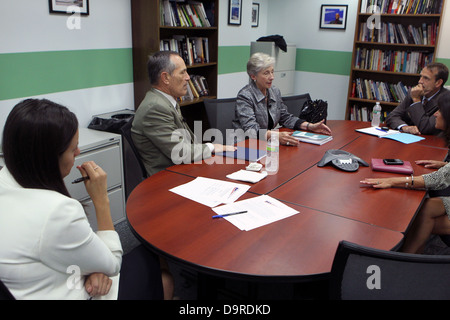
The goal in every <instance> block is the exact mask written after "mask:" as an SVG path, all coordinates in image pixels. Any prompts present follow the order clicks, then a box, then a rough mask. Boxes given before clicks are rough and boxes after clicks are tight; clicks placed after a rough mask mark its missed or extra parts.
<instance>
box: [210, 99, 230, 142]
mask: <svg viewBox="0 0 450 320" xmlns="http://www.w3.org/2000/svg"><path fill="white" fill-rule="evenodd" d="M204 104H205V109H206V114H207V115H208V121H209V126H210V128H214V129H218V130H219V131H220V132H221V133H222V137H223V141H222V143H223V144H225V143H226V141H227V139H226V129H232V128H233V126H232V121H233V119H234V115H235V105H236V98H227V99H205V100H204ZM233 143H234V142H233Z"/></svg>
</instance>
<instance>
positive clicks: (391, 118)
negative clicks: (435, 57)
mask: <svg viewBox="0 0 450 320" xmlns="http://www.w3.org/2000/svg"><path fill="white" fill-rule="evenodd" d="M447 79H448V68H447V67H446V66H445V65H444V64H442V63H438V62H436V63H431V64H428V65H427V66H426V67H425V68H423V69H422V72H421V73H420V79H419V83H418V84H417V86H415V87H413V88H412V89H411V90H410V93H409V94H408V96H407V97H406V98H405V99H404V100H403V101H402V102H401V103H400V104H399V105H398V106H397V107H396V108H395V109H394V110H392V111H391V113H389V115H388V116H387V117H386V125H388V126H389V127H390V128H392V129H396V130H400V131H402V132H407V133H412V134H438V133H439V132H441V131H440V130H438V129H436V128H435V126H434V125H435V123H436V118H435V117H434V116H433V115H434V113H435V112H436V111H437V110H438V106H437V101H438V98H439V96H440V95H442V94H443V93H444V92H446V91H447V89H445V88H444V85H445V82H447Z"/></svg>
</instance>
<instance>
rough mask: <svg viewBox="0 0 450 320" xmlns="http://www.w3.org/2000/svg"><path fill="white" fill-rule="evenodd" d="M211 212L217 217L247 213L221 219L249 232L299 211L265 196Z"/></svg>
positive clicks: (238, 202)
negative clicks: (234, 213) (233, 213)
mask: <svg viewBox="0 0 450 320" xmlns="http://www.w3.org/2000/svg"><path fill="white" fill-rule="evenodd" d="M213 211H214V212H215V213H216V214H218V215H221V214H227V213H232V212H240V211H247V212H246V213H242V214H237V215H233V216H228V217H224V218H223V219H226V220H227V221H229V222H230V223H232V224H233V225H235V226H236V227H237V228H239V229H241V230H244V231H249V230H252V229H255V228H258V227H261V226H264V225H266V224H269V223H272V222H275V221H278V220H281V219H284V218H287V217H290V216H292V215H294V214H297V213H299V211H297V210H294V209H292V208H290V207H288V206H287V205H285V204H284V203H282V202H280V201H278V200H276V199H274V198H272V197H270V196H267V195H262V196H258V197H254V198H250V199H246V200H241V201H237V202H235V203H232V204H227V205H223V206H220V207H216V208H213Z"/></svg>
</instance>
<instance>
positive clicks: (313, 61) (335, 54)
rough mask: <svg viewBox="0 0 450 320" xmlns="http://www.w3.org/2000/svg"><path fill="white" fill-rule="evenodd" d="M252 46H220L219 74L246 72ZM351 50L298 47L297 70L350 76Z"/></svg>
mask: <svg viewBox="0 0 450 320" xmlns="http://www.w3.org/2000/svg"><path fill="white" fill-rule="evenodd" d="M249 57H250V46H223V47H219V75H220V74H227V73H234V72H246V66H247V61H248V58H249ZM351 60H352V53H351V52H342V51H327V50H312V49H297V59H296V66H295V70H296V71H306V72H317V73H328V74H337V75H345V76H348V75H349V73H350V65H351Z"/></svg>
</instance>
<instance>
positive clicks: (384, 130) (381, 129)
mask: <svg viewBox="0 0 450 320" xmlns="http://www.w3.org/2000/svg"><path fill="white" fill-rule="evenodd" d="M375 129H377V130H380V131H383V132H388V131H389V129H387V130H386V129H383V128H375Z"/></svg>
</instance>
